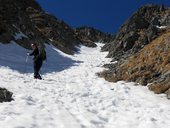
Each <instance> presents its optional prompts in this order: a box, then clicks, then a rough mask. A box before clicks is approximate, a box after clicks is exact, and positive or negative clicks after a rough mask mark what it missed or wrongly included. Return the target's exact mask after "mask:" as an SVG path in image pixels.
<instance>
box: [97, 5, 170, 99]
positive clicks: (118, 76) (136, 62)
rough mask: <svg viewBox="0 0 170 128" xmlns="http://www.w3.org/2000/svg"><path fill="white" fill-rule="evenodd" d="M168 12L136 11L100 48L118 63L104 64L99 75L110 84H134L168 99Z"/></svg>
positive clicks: (157, 9) (155, 8)
mask: <svg viewBox="0 0 170 128" xmlns="http://www.w3.org/2000/svg"><path fill="white" fill-rule="evenodd" d="M169 12H170V9H169V8H167V7H164V6H158V5H146V6H144V7H142V8H140V9H139V10H138V11H137V12H136V13H135V14H134V15H133V16H132V17H131V18H130V19H129V20H128V21H127V22H126V23H125V24H124V25H123V26H122V27H121V28H120V31H119V32H118V33H117V34H116V37H115V39H114V41H113V42H112V43H110V44H106V45H105V46H104V47H103V50H109V54H108V57H113V61H114V60H118V62H117V63H115V64H107V65H105V67H106V68H107V70H105V71H104V72H102V73H99V76H101V77H104V78H105V79H106V80H108V81H111V82H115V81H119V80H125V81H130V82H136V83H139V84H141V85H145V86H148V88H149V89H150V90H152V91H154V92H155V93H157V94H160V93H165V94H167V96H168V97H170V52H169V51H170V22H169V21H170V17H169ZM156 25H158V26H160V28H158V27H156ZM161 26H166V27H163V28H162V27H161ZM108 45H110V47H108Z"/></svg>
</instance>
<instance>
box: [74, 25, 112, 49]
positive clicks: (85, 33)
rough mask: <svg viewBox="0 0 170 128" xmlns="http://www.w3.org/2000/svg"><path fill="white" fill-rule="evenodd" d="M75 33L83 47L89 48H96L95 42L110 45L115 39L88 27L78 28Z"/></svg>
mask: <svg viewBox="0 0 170 128" xmlns="http://www.w3.org/2000/svg"><path fill="white" fill-rule="evenodd" d="M75 33H76V35H77V37H78V38H79V39H80V40H81V42H82V43H83V45H85V46H88V47H96V44H95V43H94V42H102V43H106V42H107V43H109V42H111V41H112V40H113V38H114V36H113V35H111V34H106V33H103V32H101V31H100V30H97V29H94V28H92V27H87V26H84V27H79V28H76V29H75Z"/></svg>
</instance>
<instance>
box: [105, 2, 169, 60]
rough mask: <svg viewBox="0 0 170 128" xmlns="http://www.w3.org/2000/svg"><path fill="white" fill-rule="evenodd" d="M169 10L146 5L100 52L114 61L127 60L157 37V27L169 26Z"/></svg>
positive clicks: (159, 30) (159, 31)
mask: <svg viewBox="0 0 170 128" xmlns="http://www.w3.org/2000/svg"><path fill="white" fill-rule="evenodd" d="M169 19H170V10H169V9H168V8H167V7H165V6H163V5H162V6H158V5H146V6H143V7H141V8H140V9H139V10H138V11H137V12H135V13H134V14H133V15H132V16H131V17H130V18H129V19H128V20H127V21H126V22H125V23H124V24H123V25H122V26H121V28H120V30H119V31H118V33H117V34H116V36H115V38H114V40H113V41H112V43H109V44H106V45H105V46H104V47H103V48H102V50H103V51H109V54H108V56H107V57H112V58H114V60H120V59H124V58H127V57H128V56H130V55H132V54H135V53H137V52H138V51H139V50H141V49H142V48H143V47H144V46H145V45H147V44H149V43H150V42H151V41H152V40H154V39H155V38H156V37H158V36H159V35H160V34H161V33H162V30H161V29H159V28H158V27H159V26H167V25H170V21H169Z"/></svg>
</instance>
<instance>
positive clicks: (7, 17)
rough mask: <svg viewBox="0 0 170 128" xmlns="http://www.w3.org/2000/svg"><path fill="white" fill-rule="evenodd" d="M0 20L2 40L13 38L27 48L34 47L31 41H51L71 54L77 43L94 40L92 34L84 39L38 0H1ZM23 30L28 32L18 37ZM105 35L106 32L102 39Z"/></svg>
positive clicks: (4, 41)
mask: <svg viewBox="0 0 170 128" xmlns="http://www.w3.org/2000/svg"><path fill="white" fill-rule="evenodd" d="M0 22H1V24H0V42H2V43H7V42H8V43H9V42H11V40H13V41H15V42H17V43H18V44H19V45H21V46H23V47H25V48H30V46H29V45H30V43H29V42H30V41H31V42H39V43H44V42H49V43H51V44H53V45H54V46H55V47H57V48H58V49H60V50H61V51H63V52H65V53H67V54H74V52H75V51H76V50H77V49H76V47H75V46H76V45H79V44H87V42H88V41H90V42H92V41H91V38H89V40H88V41H87V40H83V39H84V37H83V35H82V34H79V33H75V30H74V29H72V28H71V27H70V26H69V25H68V24H66V23H65V22H64V21H62V20H59V19H58V18H56V17H54V16H53V15H51V14H48V13H46V12H45V11H43V9H42V8H41V7H40V6H39V4H38V3H37V2H36V1H35V0H29V1H26V0H0ZM20 33H22V34H23V35H24V36H22V38H16V35H18V34H20ZM95 34H96V33H95ZM94 36H95V35H94ZM98 38H99V39H100V37H98ZM102 38H103V36H102V37H101V40H102ZM93 45H94V44H93ZM93 45H87V46H93Z"/></svg>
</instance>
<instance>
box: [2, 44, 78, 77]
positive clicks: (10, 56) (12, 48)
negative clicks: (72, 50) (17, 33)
mask: <svg viewBox="0 0 170 128" xmlns="http://www.w3.org/2000/svg"><path fill="white" fill-rule="evenodd" d="M27 52H28V51H27V50H26V49H24V48H22V47H20V46H19V45H17V44H15V43H10V44H6V45H4V44H0V66H4V67H9V68H10V69H12V70H16V71H18V72H20V73H32V72H33V60H32V57H30V56H29V57H28V58H27V55H26V53H27ZM46 52H47V61H44V63H43V66H42V68H41V73H43V74H45V73H51V72H59V71H62V70H65V69H68V68H70V67H71V66H75V65H78V64H79V63H81V62H80V61H75V60H73V59H71V57H70V56H69V55H66V54H64V53H62V52H60V51H59V50H57V49H55V48H54V47H53V46H51V45H46ZM26 58H27V59H26ZM26 60H27V61H26Z"/></svg>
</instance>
